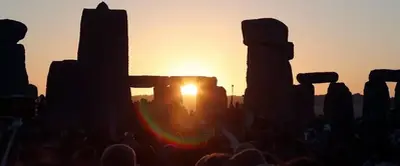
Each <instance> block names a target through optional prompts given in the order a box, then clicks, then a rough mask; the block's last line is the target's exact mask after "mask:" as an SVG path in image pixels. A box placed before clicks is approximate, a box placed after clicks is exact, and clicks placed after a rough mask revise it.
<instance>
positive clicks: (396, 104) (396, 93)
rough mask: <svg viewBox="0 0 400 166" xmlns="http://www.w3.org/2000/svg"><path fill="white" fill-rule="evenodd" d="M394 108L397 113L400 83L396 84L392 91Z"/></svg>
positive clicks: (399, 107)
mask: <svg viewBox="0 0 400 166" xmlns="http://www.w3.org/2000/svg"><path fill="white" fill-rule="evenodd" d="M394 92H395V93H394V107H395V109H396V110H397V111H399V110H400V83H399V82H397V83H396V87H395V89H394Z"/></svg>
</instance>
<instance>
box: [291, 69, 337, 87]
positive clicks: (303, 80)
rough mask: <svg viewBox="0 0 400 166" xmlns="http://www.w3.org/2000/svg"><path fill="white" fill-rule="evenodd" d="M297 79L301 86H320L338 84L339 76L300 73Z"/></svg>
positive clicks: (322, 73)
mask: <svg viewBox="0 0 400 166" xmlns="http://www.w3.org/2000/svg"><path fill="white" fill-rule="evenodd" d="M296 78H297V81H298V82H299V83H300V84H318V83H332V82H337V81H338V79H339V75H338V74H337V73H336V72H314V73H299V74H297V76H296Z"/></svg>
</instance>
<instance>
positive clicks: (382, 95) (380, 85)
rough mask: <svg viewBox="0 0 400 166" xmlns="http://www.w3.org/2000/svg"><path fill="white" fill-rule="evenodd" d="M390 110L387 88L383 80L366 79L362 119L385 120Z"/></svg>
mask: <svg viewBox="0 0 400 166" xmlns="http://www.w3.org/2000/svg"><path fill="white" fill-rule="evenodd" d="M389 110H390V95H389V88H388V87H387V85H386V83H385V82H383V81H368V82H366V83H365V86H364V101H363V119H364V120H365V121H376V122H378V121H379V122H385V121H386V115H387V113H388V112H389Z"/></svg>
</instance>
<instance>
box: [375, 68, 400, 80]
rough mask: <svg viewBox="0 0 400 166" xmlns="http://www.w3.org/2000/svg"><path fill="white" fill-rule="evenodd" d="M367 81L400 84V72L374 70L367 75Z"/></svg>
mask: <svg viewBox="0 0 400 166" xmlns="http://www.w3.org/2000/svg"><path fill="white" fill-rule="evenodd" d="M369 80H370V81H371V80H372V81H385V82H400V70H390V69H375V70H372V71H371V72H370V73H369Z"/></svg>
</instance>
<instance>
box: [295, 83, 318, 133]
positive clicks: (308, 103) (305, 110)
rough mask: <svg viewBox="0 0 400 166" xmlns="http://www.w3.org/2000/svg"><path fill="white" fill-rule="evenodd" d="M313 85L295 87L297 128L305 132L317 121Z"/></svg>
mask: <svg viewBox="0 0 400 166" xmlns="http://www.w3.org/2000/svg"><path fill="white" fill-rule="evenodd" d="M314 94H315V89H314V85H313V84H300V85H294V95H293V97H294V99H293V110H294V114H295V116H296V120H295V121H296V122H295V124H296V126H297V127H296V128H298V129H299V130H300V131H303V130H304V129H305V128H307V127H308V126H309V125H310V123H311V122H312V121H313V120H314V119H315V113H314Z"/></svg>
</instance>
